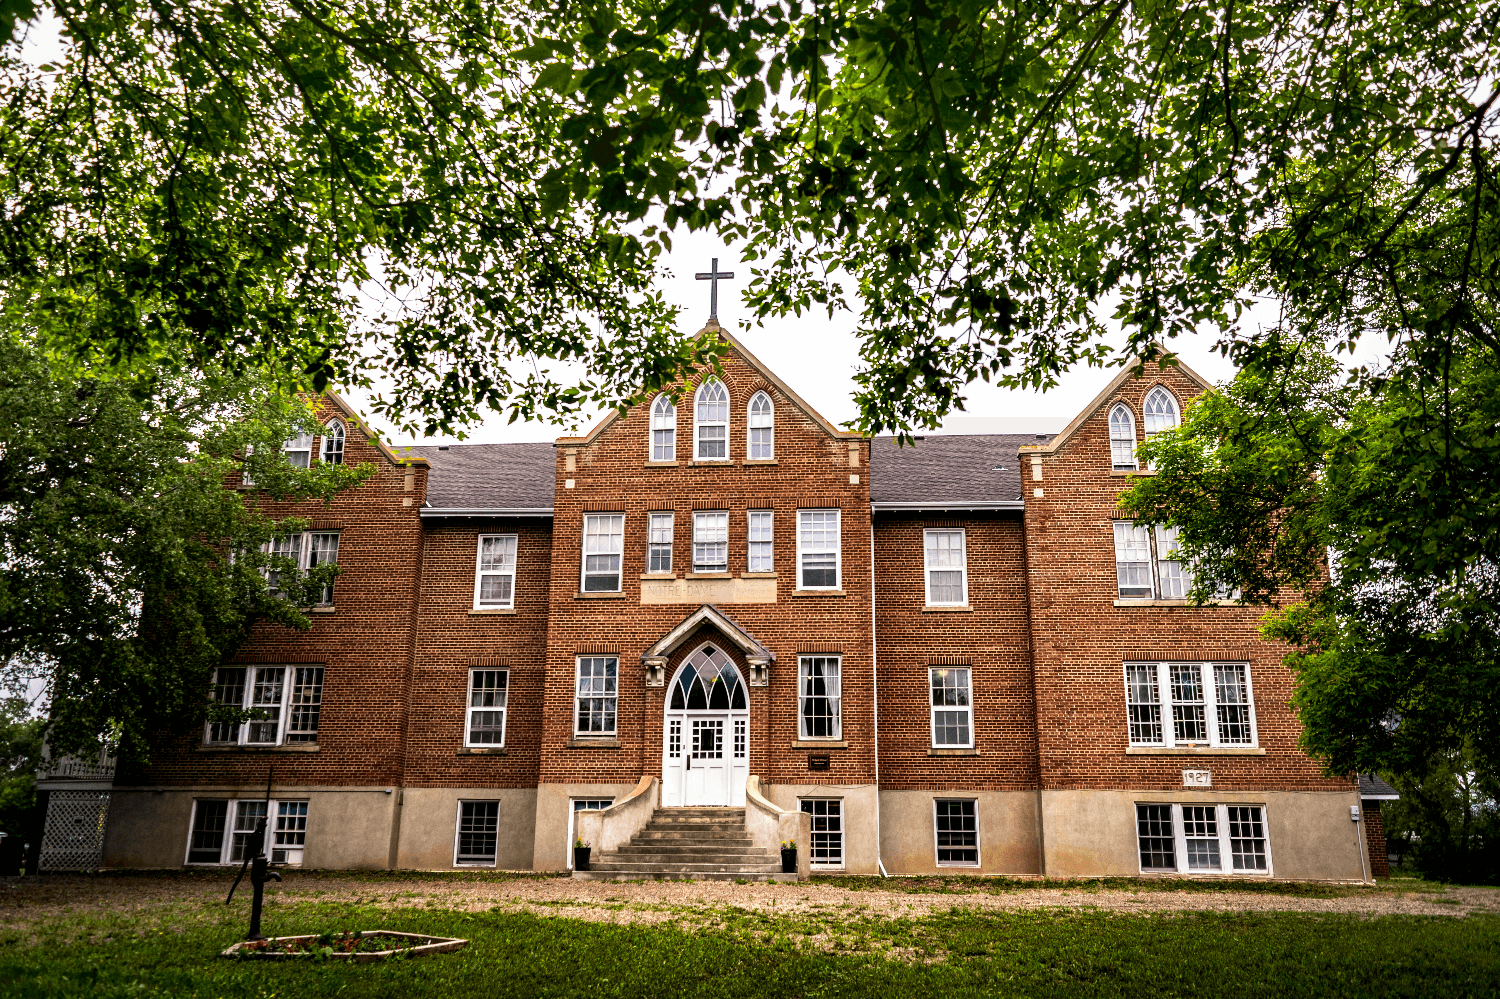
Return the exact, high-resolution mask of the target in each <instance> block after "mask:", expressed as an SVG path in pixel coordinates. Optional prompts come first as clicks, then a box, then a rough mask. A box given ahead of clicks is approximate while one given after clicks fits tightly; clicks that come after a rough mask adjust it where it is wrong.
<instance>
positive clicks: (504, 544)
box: [474, 534, 516, 610]
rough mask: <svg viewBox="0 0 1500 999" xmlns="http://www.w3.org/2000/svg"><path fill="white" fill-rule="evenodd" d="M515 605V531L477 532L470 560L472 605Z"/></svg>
mask: <svg viewBox="0 0 1500 999" xmlns="http://www.w3.org/2000/svg"><path fill="white" fill-rule="evenodd" d="M515 606H516V535H514V534H481V535H480V536H479V553H478V555H477V556H476V557H475V560H474V609H475V610H500V609H505V608H514V607H515Z"/></svg>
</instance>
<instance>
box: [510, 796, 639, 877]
mask: <svg viewBox="0 0 1500 999" xmlns="http://www.w3.org/2000/svg"><path fill="white" fill-rule="evenodd" d="M634 787H635V785H634V784H543V785H541V786H540V787H538V788H537V789H536V790H535V791H534V792H533V793H534V794H535V795H536V822H535V824H534V826H533V829H534V830H535V831H534V834H533V838H531V839H530V840H528V844H529V848H530V850H531V862H530V863H529V864H523V865H520V866H523V867H526V866H529V867H530V868H531V869H532V870H534V871H565V870H567V869H568V852H567V851H568V846H569V844H568V809H569V807H570V802H571V801H572V799H574V798H614V799H615V800H616V801H619V800H620V799H621V798H623V797H625V795H627V794H629V793H630V791H631V789H632V788H634Z"/></svg>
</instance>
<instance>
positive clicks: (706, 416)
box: [693, 381, 729, 461]
mask: <svg viewBox="0 0 1500 999" xmlns="http://www.w3.org/2000/svg"><path fill="white" fill-rule="evenodd" d="M697 404H698V415H697V419H696V420H695V421H694V424H693V435H694V438H695V440H696V441H697V446H696V447H695V448H694V450H693V453H694V456H695V457H696V458H697V460H699V461H728V460H729V393H728V392H725V391H724V383H723V382H720V381H708V382H705V383H704V384H703V386H702V387H701V388H699V389H698V398H697Z"/></svg>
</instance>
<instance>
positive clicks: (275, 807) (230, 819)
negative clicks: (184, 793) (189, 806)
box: [182, 798, 311, 867]
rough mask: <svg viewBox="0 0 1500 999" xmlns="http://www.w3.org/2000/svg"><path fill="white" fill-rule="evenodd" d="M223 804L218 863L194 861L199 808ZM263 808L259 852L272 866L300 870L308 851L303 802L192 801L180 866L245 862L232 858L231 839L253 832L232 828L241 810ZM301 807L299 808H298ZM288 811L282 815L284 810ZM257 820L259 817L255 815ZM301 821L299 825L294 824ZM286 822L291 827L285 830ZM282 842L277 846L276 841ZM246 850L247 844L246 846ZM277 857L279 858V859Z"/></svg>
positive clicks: (306, 809) (306, 811)
mask: <svg viewBox="0 0 1500 999" xmlns="http://www.w3.org/2000/svg"><path fill="white" fill-rule="evenodd" d="M221 801H222V802H226V803H227V807H226V808H225V812H224V832H223V838H222V839H220V840H219V859H218V860H193V859H192V856H193V854H194V853H197V852H199V851H197V850H194V849H193V833H194V831H195V830H196V829H197V827H198V814H199V809H200V807H201V806H202V805H203V804H205V803H208V802H215V803H217V802H221ZM262 804H264V805H265V806H266V814H267V815H268V816H269V819H268V820H267V821H266V838H265V842H264V843H263V844H262V849H263V850H265V851H267V853H266V855H267V856H269V857H270V858H271V862H272V863H275V864H285V865H287V866H291V867H300V866H301V865H302V861H303V857H304V854H305V851H306V849H307V828H308V819H309V813H310V811H311V808H310V806H309V804H308V799H306V798H272V799H270V801H267V800H266V799H265V798H195V799H193V810H192V812H191V813H190V814H189V815H188V836H187V850H186V851H185V852H184V854H183V860H182V862H183V864H184V865H185V866H190V867H224V866H231V865H234V864H240V863H243V862H244V858H243V857H241V858H239V859H235V857H234V837H235V834H236V833H238V832H243V833H247V834H251V835H253V834H254V829H253V828H251V829H247V830H237V829H235V825H236V823H237V822H238V820H239V818H240V809H241V806H246V805H250V806H259V805H262ZM298 806H300V807H298ZM284 808H287V809H290V811H288V812H287V814H282V812H283V809H284ZM254 818H255V819H257V820H259V818H260V816H259V814H258V812H257V814H255V815H254ZM299 819H300V820H301V821H300V822H298V821H297V820H299ZM287 820H290V822H291V826H290V828H288V827H287ZM282 839H285V840H286V841H285V842H281V843H278V842H277V841H278V840H282ZM247 846H248V843H247ZM278 855H279V856H278Z"/></svg>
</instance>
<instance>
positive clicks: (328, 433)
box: [320, 419, 349, 465]
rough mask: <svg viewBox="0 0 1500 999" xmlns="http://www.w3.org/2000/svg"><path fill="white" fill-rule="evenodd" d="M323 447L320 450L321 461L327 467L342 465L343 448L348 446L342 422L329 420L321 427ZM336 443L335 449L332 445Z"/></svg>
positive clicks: (346, 433)
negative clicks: (327, 465)
mask: <svg viewBox="0 0 1500 999" xmlns="http://www.w3.org/2000/svg"><path fill="white" fill-rule="evenodd" d="M323 431H324V432H323V446H322V448H321V449H320V453H321V455H322V458H323V461H324V462H325V463H326V464H329V465H342V464H343V463H344V446H345V445H346V444H348V442H349V440H348V437H349V435H348V432H347V431H346V430H345V429H344V421H343V420H338V419H334V420H329V421H328V422H327V423H326V424H324V425H323ZM335 443H337V445H338V446H337V447H336V448H335V447H334V446H333V445H334V444H335Z"/></svg>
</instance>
